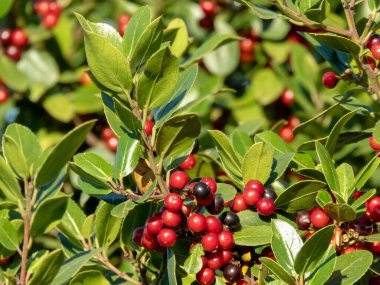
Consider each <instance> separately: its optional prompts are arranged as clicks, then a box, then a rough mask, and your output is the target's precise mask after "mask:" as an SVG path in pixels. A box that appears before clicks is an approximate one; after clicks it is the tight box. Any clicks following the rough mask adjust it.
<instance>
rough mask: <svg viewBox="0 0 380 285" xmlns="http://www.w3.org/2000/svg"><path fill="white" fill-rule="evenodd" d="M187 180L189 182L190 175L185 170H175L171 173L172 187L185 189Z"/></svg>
mask: <svg viewBox="0 0 380 285" xmlns="http://www.w3.org/2000/svg"><path fill="white" fill-rule="evenodd" d="M187 182H189V177H188V176H187V174H186V173H185V172H183V171H174V172H173V173H172V174H171V175H170V188H171V189H183V188H184V187H185V186H186V184H187Z"/></svg>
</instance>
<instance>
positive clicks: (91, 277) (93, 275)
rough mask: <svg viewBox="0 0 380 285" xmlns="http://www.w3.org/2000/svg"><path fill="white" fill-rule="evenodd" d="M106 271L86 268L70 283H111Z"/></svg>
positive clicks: (74, 284) (72, 284) (76, 284)
mask: <svg viewBox="0 0 380 285" xmlns="http://www.w3.org/2000/svg"><path fill="white" fill-rule="evenodd" d="M103 274H104V273H102V272H100V271H95V270H86V271H83V272H80V273H79V274H77V275H76V276H75V277H74V278H73V279H72V280H71V281H70V283H69V284H70V285H92V284H96V285H109V284H110V283H109V282H108V280H107V278H106V277H105V276H104V275H103Z"/></svg>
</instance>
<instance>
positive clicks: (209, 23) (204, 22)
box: [199, 16, 214, 30]
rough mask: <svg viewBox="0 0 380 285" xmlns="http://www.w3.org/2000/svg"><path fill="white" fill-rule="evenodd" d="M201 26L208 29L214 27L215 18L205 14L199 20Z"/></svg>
mask: <svg viewBox="0 0 380 285" xmlns="http://www.w3.org/2000/svg"><path fill="white" fill-rule="evenodd" d="M199 26H200V27H201V28H203V29H206V30H212V29H214V19H213V18H212V17H208V16H205V17H203V18H202V19H200V20H199Z"/></svg>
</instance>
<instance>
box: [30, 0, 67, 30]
mask: <svg viewBox="0 0 380 285" xmlns="http://www.w3.org/2000/svg"><path fill="white" fill-rule="evenodd" d="M34 11H35V12H36V13H37V14H38V15H39V16H40V17H41V18H42V24H43V25H44V26H45V28H47V29H49V30H51V29H53V28H54V27H55V26H56V25H57V23H58V20H59V16H60V15H61V13H62V7H61V6H60V5H59V3H57V2H55V1H49V0H37V2H35V3H34Z"/></svg>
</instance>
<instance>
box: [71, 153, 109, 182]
mask: <svg viewBox="0 0 380 285" xmlns="http://www.w3.org/2000/svg"><path fill="white" fill-rule="evenodd" d="M74 163H75V165H76V166H78V167H79V168H81V169H82V170H83V171H84V172H87V173H88V174H89V175H91V176H93V177H95V178H97V179H99V180H100V181H102V182H107V181H109V180H112V177H113V171H112V166H111V165H110V164H109V163H108V162H107V161H105V160H104V159H103V158H102V157H100V156H99V155H97V154H95V153H90V152H87V153H80V154H77V155H75V156H74ZM78 174H79V173H78ZM79 175H80V174H79Z"/></svg>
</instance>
